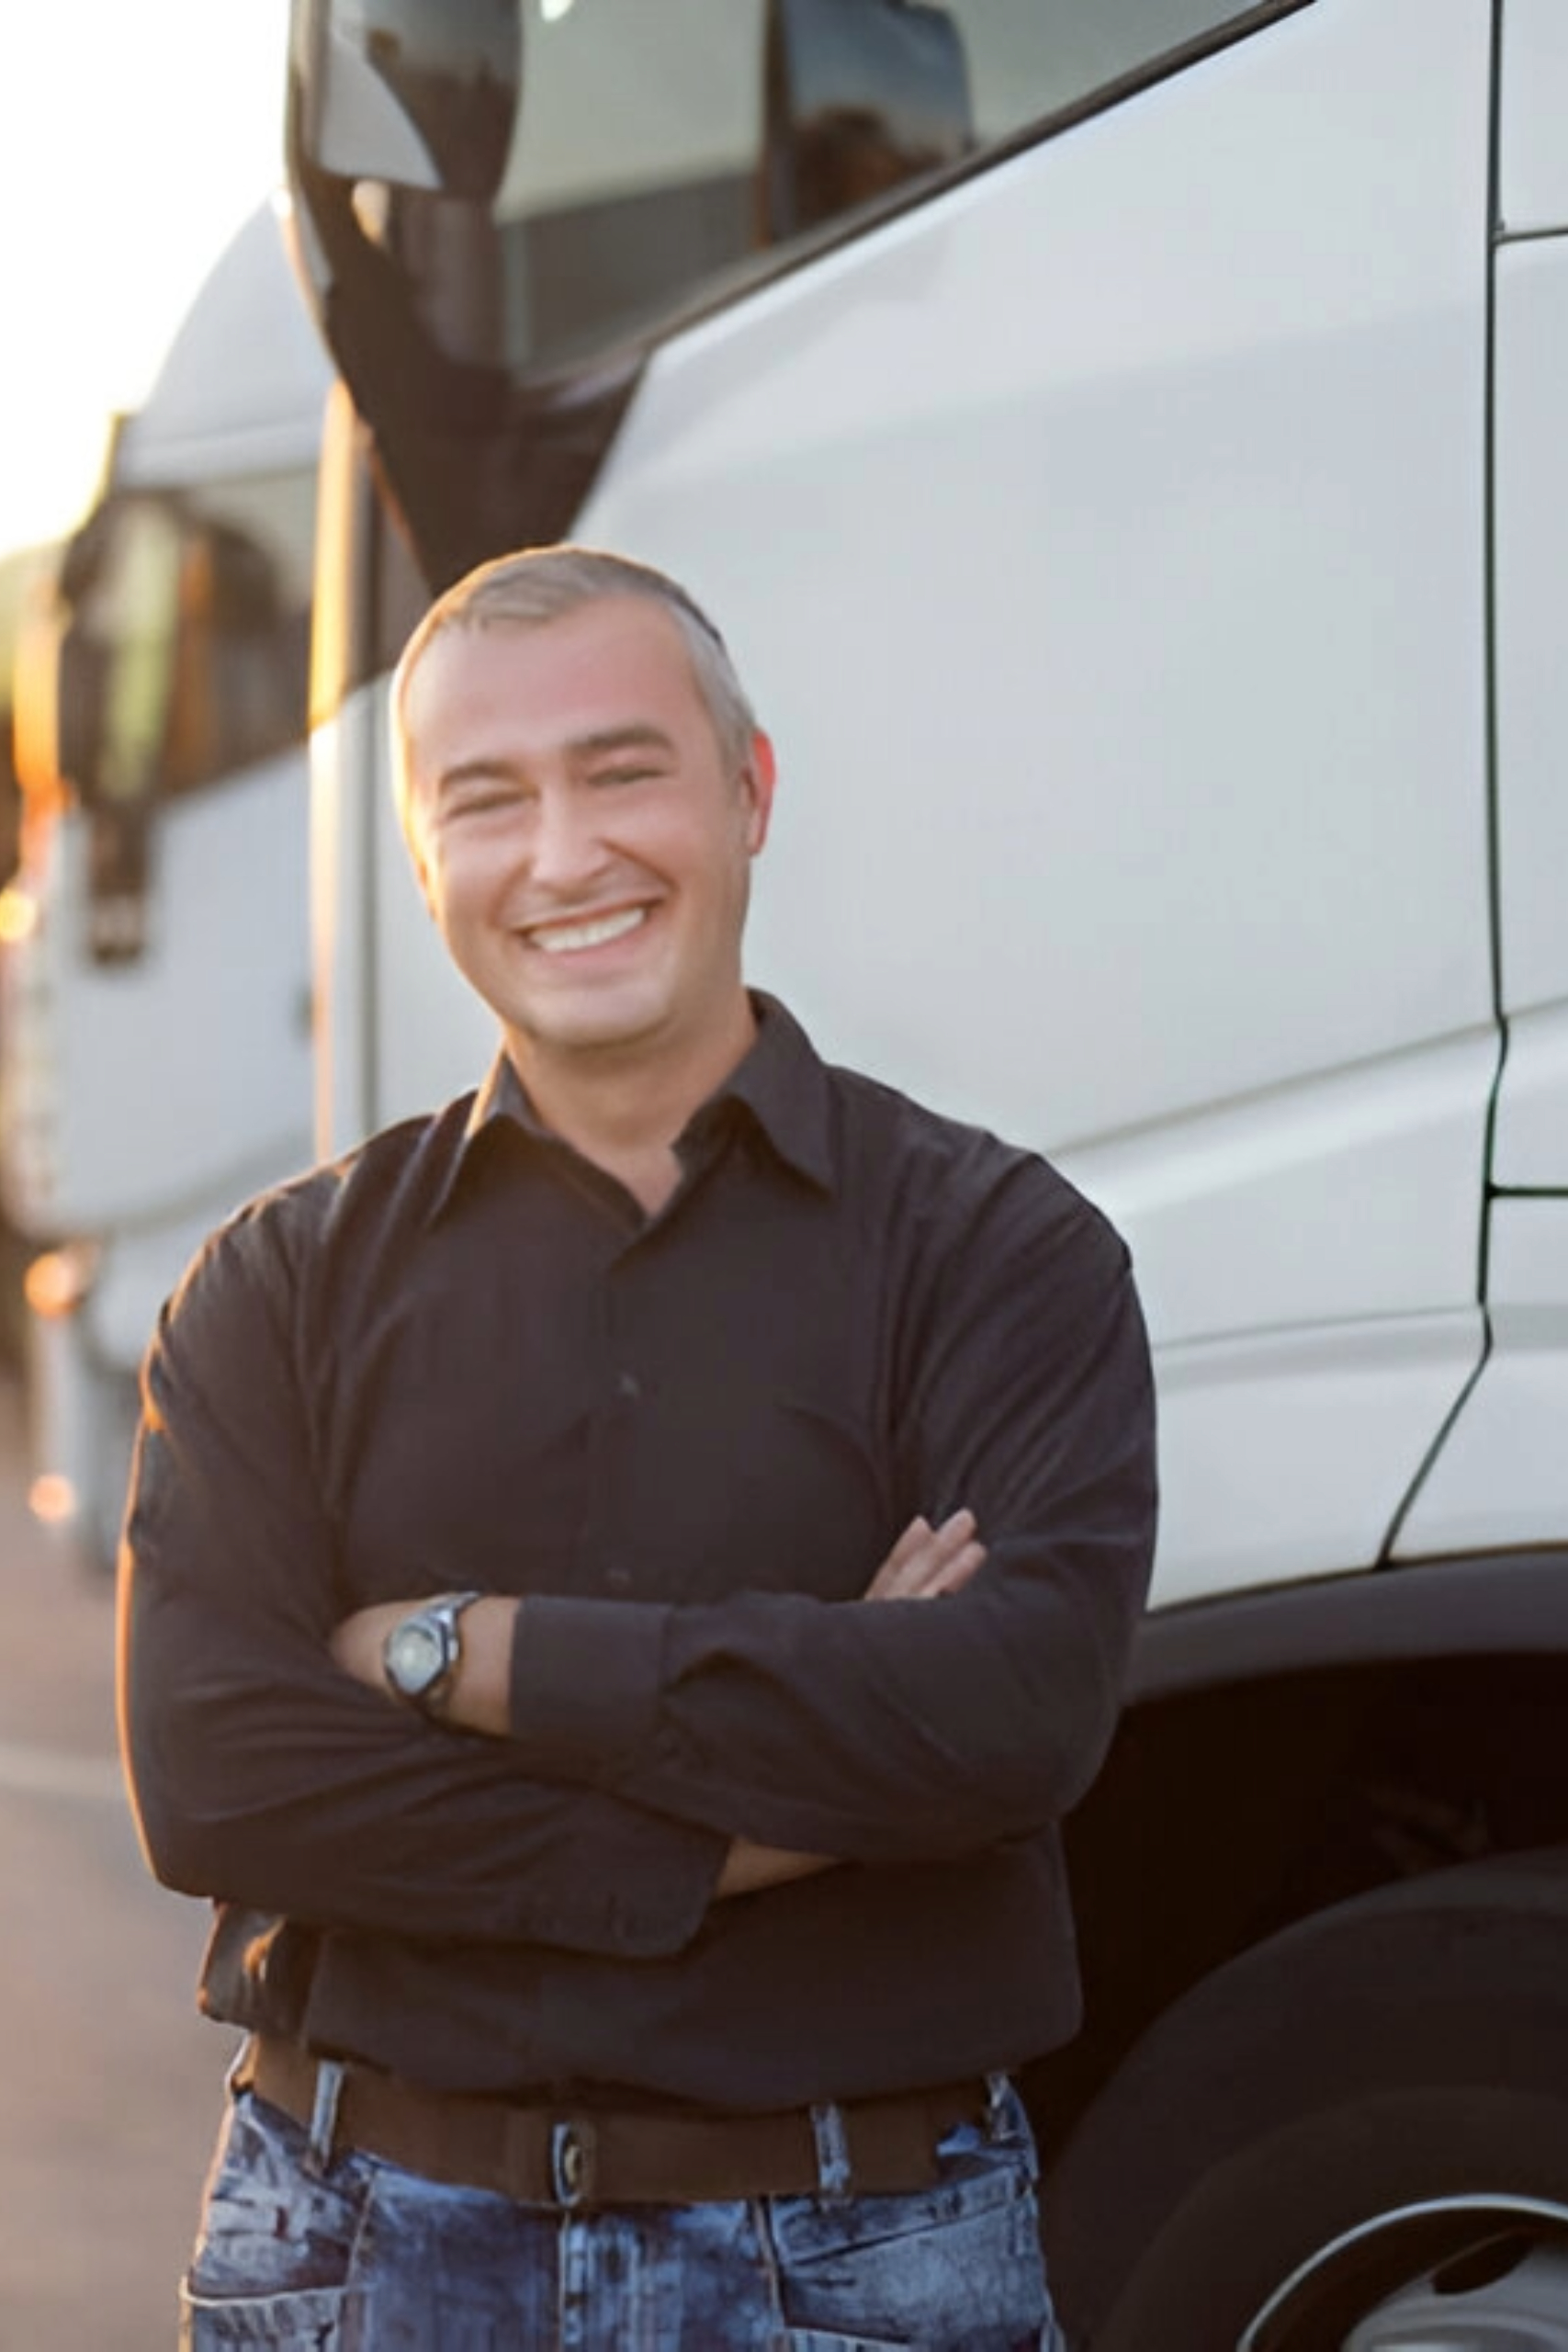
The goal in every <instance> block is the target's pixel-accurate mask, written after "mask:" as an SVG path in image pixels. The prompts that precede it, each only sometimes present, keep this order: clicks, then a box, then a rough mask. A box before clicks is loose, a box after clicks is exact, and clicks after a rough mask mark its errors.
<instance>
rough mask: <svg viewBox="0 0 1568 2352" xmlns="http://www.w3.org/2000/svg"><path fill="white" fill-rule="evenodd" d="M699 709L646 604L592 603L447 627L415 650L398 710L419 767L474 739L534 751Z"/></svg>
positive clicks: (668, 635) (664, 616) (689, 679)
mask: <svg viewBox="0 0 1568 2352" xmlns="http://www.w3.org/2000/svg"><path fill="white" fill-rule="evenodd" d="M705 715H706V707H705V704H704V702H703V700H702V696H701V695H700V693H699V691H698V688H697V684H696V680H695V678H694V675H693V672H692V665H691V659H690V656H689V654H688V652H687V650H686V645H685V640H684V639H683V638H682V635H681V632H680V629H679V628H678V627H677V626H676V624H675V622H674V620H673V619H672V618H671V616H670V615H669V614H668V613H666V612H665V611H663V610H662V609H661V607H660V606H659V605H655V604H651V603H649V601H648V600H647V599H646V598H642V597H632V596H616V597H604V598H601V599H598V600H597V601H595V602H594V603H592V604H588V605H579V606H577V607H575V608H574V609H573V610H572V611H570V612H568V613H563V614H561V615H560V616H558V618H556V619H554V620H548V621H515V620H509V619H506V618H504V617H497V618H493V619H488V620H485V621H483V622H466V623H459V624H457V625H455V626H453V627H451V628H446V629H443V630H442V631H441V632H440V633H439V635H438V636H436V637H435V638H434V639H433V640H432V641H431V643H430V644H429V645H428V646H427V647H426V648H425V650H424V651H423V655H422V656H421V658H420V660H419V662H417V664H416V666H415V668H414V670H413V673H412V676H411V677H410V679H409V681H408V686H407V692H406V695H405V700H404V707H403V718H404V726H405V730H406V733H407V736H408V740H409V746H410V750H411V752H412V753H413V754H414V756H415V757H416V758H417V759H418V760H419V762H420V763H421V764H422V765H423V764H424V763H426V761H427V760H429V759H430V758H436V759H440V758H442V757H444V756H445V755H446V752H448V751H450V750H451V749H452V748H453V747H454V746H455V745H456V744H457V742H458V741H465V742H466V741H467V740H468V738H470V737H471V736H473V735H474V734H476V733H479V734H486V735H488V734H491V733H497V732H499V734H500V735H502V736H503V737H504V738H505V739H507V740H508V741H513V742H514V743H517V744H519V745H533V746H536V747H537V748H539V749H541V750H542V749H546V748H549V747H553V746H557V745H559V744H561V743H563V742H570V741H574V740H577V739H578V738H581V737H584V736H590V735H592V734H594V733H597V732H602V731H603V730H604V729H605V728H606V727H609V726H617V725H626V724H627V723H629V722H631V721H633V720H638V719H642V720H649V721H657V722H660V723H661V724H663V725H665V726H670V725H672V724H676V723H680V722H682V721H684V720H689V719H691V718H705Z"/></svg>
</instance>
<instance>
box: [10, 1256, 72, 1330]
mask: <svg viewBox="0 0 1568 2352" xmlns="http://www.w3.org/2000/svg"><path fill="white" fill-rule="evenodd" d="M82 1283H83V1277H82V1267H81V1263H80V1260H79V1258H78V1256H77V1254H76V1253H75V1252H73V1251H72V1250H46V1251H45V1252H44V1255H43V1256H42V1257H41V1258H35V1259H34V1260H33V1261H32V1263H31V1265H30V1266H29V1267H28V1271H27V1272H26V1273H25V1274H24V1275H23V1277H22V1291H23V1295H24V1296H25V1297H26V1299H27V1302H28V1306H30V1307H31V1308H32V1311H33V1313H34V1314H35V1315H40V1316H42V1317H43V1318H44V1320H45V1321H46V1322H51V1321H53V1320H54V1318H55V1317H58V1316H61V1315H69V1314H70V1313H71V1310H72V1308H73V1307H74V1306H77V1305H78V1304H79V1303H80V1300H81V1297H82Z"/></svg>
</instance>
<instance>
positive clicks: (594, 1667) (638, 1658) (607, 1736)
mask: <svg viewBox="0 0 1568 2352" xmlns="http://www.w3.org/2000/svg"><path fill="white" fill-rule="evenodd" d="M669 1616H670V1608H669V1605H668V1604H667V1603H662V1602H656V1601H637V1600H561V1599H558V1598H557V1597H556V1596H554V1595H549V1594H535V1595H530V1596H529V1598H528V1599H526V1600H525V1601H524V1603H523V1605H522V1607H521V1608H520V1609H519V1610H518V1611H517V1623H516V1628H515V1631H514V1632H513V1637H512V1696H511V1704H512V1739H513V1744H514V1745H515V1747H516V1748H517V1750H518V1754H519V1757H520V1758H521V1760H522V1762H523V1763H524V1765H525V1767H526V1769H527V1770H529V1771H531V1772H533V1773H535V1774H536V1776H537V1777H538V1778H539V1779H540V1780H547V1781H569V1782H578V1783H586V1784H588V1785H590V1786H592V1785H596V1784H599V1783H602V1782H604V1781H613V1780H614V1779H615V1777H616V1776H617V1775H618V1773H619V1771H620V1770H621V1768H622V1766H623V1765H624V1764H625V1763H626V1760H627V1758H629V1757H630V1756H631V1755H632V1754H633V1752H634V1751H635V1750H636V1749H637V1747H639V1746H640V1745H641V1743H642V1742H643V1741H644V1740H645V1739H646V1738H647V1737H648V1736H649V1734H650V1732H651V1731H652V1729H653V1724H654V1719H655V1716H656V1714H657V1713H658V1707H659V1698H660V1679H661V1669H662V1663H663V1657H664V1630H665V1626H666V1623H668V1620H669Z"/></svg>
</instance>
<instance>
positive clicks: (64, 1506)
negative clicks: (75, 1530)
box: [28, 1473, 76, 1527]
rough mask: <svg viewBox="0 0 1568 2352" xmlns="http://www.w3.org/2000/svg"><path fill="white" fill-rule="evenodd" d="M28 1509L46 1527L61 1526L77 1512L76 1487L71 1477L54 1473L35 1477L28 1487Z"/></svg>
mask: <svg viewBox="0 0 1568 2352" xmlns="http://www.w3.org/2000/svg"><path fill="white" fill-rule="evenodd" d="M75 1509H76V1489H75V1488H74V1487H73V1485H72V1484H71V1481H70V1479H69V1478H62V1477H60V1476H56V1475H55V1474H53V1473H51V1474H49V1475H47V1476H44V1477H41V1478H35V1479H34V1480H33V1483H32V1485H31V1486H30V1487H28V1510H30V1511H31V1512H32V1515H33V1517H34V1518H35V1519H40V1520H42V1521H43V1523H44V1525H45V1526H46V1527H59V1526H62V1524H63V1523H64V1521H66V1520H68V1519H70V1518H71V1517H73V1514H74V1512H75Z"/></svg>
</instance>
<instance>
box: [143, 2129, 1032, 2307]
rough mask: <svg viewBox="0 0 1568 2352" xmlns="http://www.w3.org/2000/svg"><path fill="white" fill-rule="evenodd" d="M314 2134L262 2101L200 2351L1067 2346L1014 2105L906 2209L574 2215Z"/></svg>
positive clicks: (228, 2160) (238, 2145)
mask: <svg viewBox="0 0 1568 2352" xmlns="http://www.w3.org/2000/svg"><path fill="white" fill-rule="evenodd" d="M309 2159H310V2146H309V2141H308V2137H307V2135H306V2133H305V2132H304V2131H302V2130H301V2129H300V2128H299V2125H297V2124H296V2123H294V2122H293V2121H292V2120H290V2119H289V2118H288V2117H287V2116H285V2115H282V2114H280V2113H279V2112H278V2111H277V2109H275V2108H271V2107H268V2106H266V2105H265V2104H264V2103H263V2102H262V2101H261V2100H259V2099H257V2098H254V2096H253V2095H252V2094H251V2093H249V2092H242V2093H241V2094H240V2095H239V2096H238V2098H236V2099H235V2100H234V2101H233V2103H232V2105H231V2109H230V2112H229V2116H228V2119H227V2121H226V2123H225V2126H224V2130H223V2134H222V2137H221V2138H220V2142H219V2147H218V2154H217V2156H216V2158H215V2160H214V2164H213V2169H212V2174H211V2177H210V2179H209V2184H208V2191H207V2202H206V2208H205V2211H204V2215H203V2225H202V2230H201V2234H200V2236H199V2238H198V2240H197V2248H196V2254H195V2257H194V2259H193V2261H192V2264H191V2268H190V2272H189V2275H188V2276H187V2278H186V2280H185V2282H184V2284H183V2286H182V2289H181V2314H182V2318H181V2335H180V2343H181V2346H183V2347H184V2348H185V2352H218V2347H219V2346H225V2347H233V2346H269V2345H283V2346H289V2347H290V2352H513V2347H516V2352H887V2347H893V2346H899V2347H905V2352H908V2347H918V2348H919V2352H1065V2343H1064V2339H1063V2338H1062V2336H1061V2335H1059V2334H1058V2332H1057V2329H1056V2325H1055V2321H1054V2319H1053V2317H1052V2313H1051V2304H1050V2299H1049V2297H1048V2295H1047V2293H1046V2290H1045V2278H1044V2271H1043V2265H1042V2262H1041V2256H1040V2245H1039V2235H1038V2226H1037V2218H1036V2211H1035V2201H1034V2175H1035V2164H1034V2150H1033V2145H1032V2141H1031V2138H1030V2133H1029V2126H1028V2123H1027V2120H1025V2117H1024V2113H1023V2109H1022V2106H1021V2103H1020V2102H1019V2100H1018V2098H1017V2097H1016V2095H1015V2094H1014V2093H1012V2092H1011V2091H1008V2092H1007V2093H1006V2096H1005V2098H1004V2100H1003V2102H1002V2104H1001V2107H1000V2109H999V2112H998V2116H997V2118H996V2119H995V2120H994V2122H993V2125H992V2128H991V2131H989V2132H987V2131H985V2130H982V2129H980V2128H979V2127H977V2126H970V2125H964V2126H961V2127H960V2128H959V2129H958V2130H956V2131H953V2132H951V2133H950V2134H949V2136H948V2137H947V2138H946V2139H945V2140H944V2141H943V2142H942V2151H941V2162H942V2177H941V2179H940V2180H939V2182H938V2183H937V2185H936V2186H935V2187H933V2188H926V2189H920V2190H918V2191H916V2192H915V2193H913V2194H912V2195H908V2196H897V2197H859V2198H857V2197H855V2196H853V2195H852V2194H851V2195H850V2196H848V2197H843V2198H838V2199H835V2198H830V2197H823V2196H820V2195H818V2196H807V2197H765V2198H755V2199H740V2200H737V2201H736V2202H733V2203H713V2204H705V2205H685V2206H674V2205H670V2206H660V2205H643V2206H618V2207H617V2206H604V2207H599V2208H597V2209H593V2210H589V2211H583V2212H581V2213H569V2214H564V2215H563V2214H560V2213H558V2212H556V2211H552V2210H549V2209H547V2208H544V2207H541V2206H536V2205H522V2204H515V2203H513V2201H512V2200H511V2199H507V2198H504V2197H496V2196H491V2195H490V2194H488V2193H486V2192H484V2191H482V2190H478V2189H468V2188H444V2187H442V2186H440V2185H439V2184H438V2183H436V2182H434V2181H429V2180H425V2179H423V2178H422V2177H419V2176H418V2175H416V2174H413V2173H408V2172H403V2171H401V2170H400V2169H399V2167H398V2166H397V2165H389V2164H384V2163H382V2162H381V2161H380V2159H379V2158H377V2157H373V2156H367V2155H362V2154H359V2153H358V2152H357V2151H356V2150H353V2149H350V2150H347V2151H345V2152H344V2153H343V2154H340V2155H338V2156H337V2157H336V2158H335V2159H334V2160H333V2162H332V2163H331V2164H329V2165H327V2166H326V2167H325V2169H324V2170H321V2169H320V2168H318V2167H316V2166H314V2165H312V2164H311V2163H310V2160H309Z"/></svg>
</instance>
